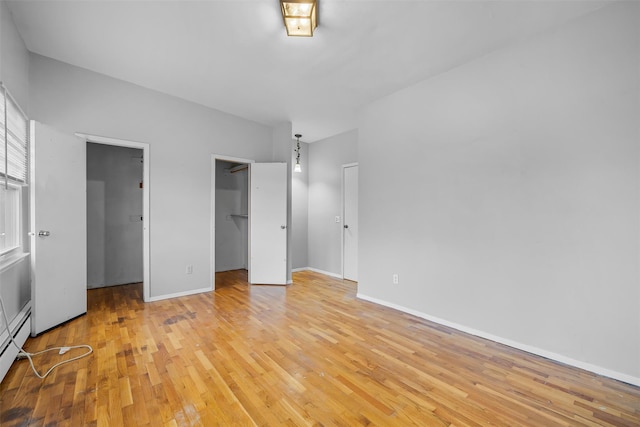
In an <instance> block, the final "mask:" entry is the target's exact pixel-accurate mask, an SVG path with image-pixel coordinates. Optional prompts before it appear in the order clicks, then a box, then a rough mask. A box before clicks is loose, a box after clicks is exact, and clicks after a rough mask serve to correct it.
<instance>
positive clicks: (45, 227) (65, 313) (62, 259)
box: [30, 121, 87, 336]
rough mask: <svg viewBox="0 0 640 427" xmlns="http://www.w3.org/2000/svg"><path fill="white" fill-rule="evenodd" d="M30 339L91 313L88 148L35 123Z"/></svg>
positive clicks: (33, 135) (32, 175)
mask: <svg viewBox="0 0 640 427" xmlns="http://www.w3.org/2000/svg"><path fill="white" fill-rule="evenodd" d="M30 137H31V224H30V225H31V233H30V234H31V268H32V270H31V301H32V312H31V317H32V322H31V335H32V336H35V335H37V334H40V333H41V332H43V331H46V330H48V329H51V328H53V327H55V326H57V325H59V324H61V323H64V322H66V321H67V320H70V319H73V318H74V317H77V316H79V315H81V314H84V313H86V312H87V242H86V235H87V215H86V208H87V203H86V142H85V140H84V139H81V138H78V137H75V136H73V135H68V134H64V133H62V132H59V131H57V130H55V129H53V128H51V127H49V126H46V125H43V124H41V123H38V122H34V121H31V134H30Z"/></svg>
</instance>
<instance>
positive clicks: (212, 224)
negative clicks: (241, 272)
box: [209, 154, 256, 291]
mask: <svg viewBox="0 0 640 427" xmlns="http://www.w3.org/2000/svg"><path fill="white" fill-rule="evenodd" d="M216 160H220V161H223V162H233V163H246V164H251V163H255V162H256V161H255V160H251V159H243V158H241V157H232V156H222V155H220V154H212V155H211V215H210V225H209V228H210V230H211V233H210V240H209V253H210V254H211V259H210V260H209V270H210V271H209V277H210V278H211V290H214V291H215V289H216ZM249 262H250V261H249Z"/></svg>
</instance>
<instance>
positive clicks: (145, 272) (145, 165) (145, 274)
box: [75, 133, 151, 302]
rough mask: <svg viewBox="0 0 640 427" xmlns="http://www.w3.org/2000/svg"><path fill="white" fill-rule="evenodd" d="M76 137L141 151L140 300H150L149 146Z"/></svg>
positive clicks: (102, 138) (110, 139)
mask: <svg viewBox="0 0 640 427" xmlns="http://www.w3.org/2000/svg"><path fill="white" fill-rule="evenodd" d="M75 135H76V136H78V137H80V138H84V139H85V141H86V142H91V143H93V144H103V145H113V146H117V147H126V148H137V149H141V150H142V183H143V184H142V300H143V301H144V302H149V301H150V300H151V296H150V295H151V279H150V278H151V266H150V260H149V252H150V248H151V245H150V235H151V230H150V226H149V223H150V221H149V189H150V187H151V181H150V179H149V176H150V175H149V166H150V165H149V163H150V156H149V144H148V143H146V142H137V141H130V140H125V139H117V138H109V137H105V136H97V135H89V134H85V133H76V134H75Z"/></svg>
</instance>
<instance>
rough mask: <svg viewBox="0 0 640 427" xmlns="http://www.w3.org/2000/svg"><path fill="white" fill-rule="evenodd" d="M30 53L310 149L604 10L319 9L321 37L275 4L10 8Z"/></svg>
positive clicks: (578, 5) (567, 2)
mask: <svg viewBox="0 0 640 427" xmlns="http://www.w3.org/2000/svg"><path fill="white" fill-rule="evenodd" d="M7 3H8V5H9V9H10V10H11V12H12V14H13V18H14V21H15V23H16V25H17V27H18V31H19V32H20V34H21V35H22V38H23V39H24V41H25V43H26V45H27V48H28V49H29V50H30V51H31V52H35V53H38V54H40V55H44V56H48V57H51V58H54V59H57V60H59V61H63V62H67V63H69V64H73V65H76V66H78V67H82V68H86V69H89V70H92V71H96V72H99V73H102V74H106V75H108V76H112V77H115V78H118V79H122V80H125V81H128V82H131V83H135V84H138V85H140V86H144V87H147V88H150V89H154V90H157V91H160V92H164V93H167V94H170V95H174V96H177V97H180V98H184V99H187V100H190V101H193V102H196V103H199V104H202V105H205V106H208V107H211V108H215V109H218V110H221V111H225V112H227V113H231V114H234V115H237V116H240V117H244V118H247V119H250V120H254V121H257V122H260V123H264V124H268V125H272V124H275V123H279V122H284V121H290V122H291V123H292V125H293V132H294V133H302V134H303V137H302V140H303V141H306V142H313V141H317V140H319V139H323V138H326V137H329V136H332V135H335V134H337V133H340V132H344V131H346V130H349V129H353V128H355V127H356V112H357V110H358V108H359V107H361V106H362V105H364V104H367V103H368V102H371V101H372V100H375V99H378V98H380V97H383V96H385V95H388V94H390V93H393V92H394V91H396V90H398V89H401V88H405V87H407V86H409V85H411V84H413V83H416V82H418V81H421V80H424V79H426V78H429V77H431V76H434V75H436V74H439V73H442V72H443V71H446V70H448V69H451V68H453V67H456V66H458V65H460V64H463V63H465V62H468V61H470V60H473V59H474V58H477V57H480V56H483V55H485V54H487V53H488V52H490V51H492V50H495V49H498V48H500V47H504V46H506V45H508V44H510V43H513V42H514V41H515V40H518V39H522V38H524V37H527V36H530V35H532V34H535V33H538V32H540V31H543V30H545V29H547V28H550V27H552V26H554V25H558V24H561V23H563V22H566V21H568V20H570V19H572V18H574V17H576V16H578V15H581V14H584V13H587V12H589V11H592V10H594V9H597V8H599V7H601V6H602V5H603V4H606V3H607V1H606V0H603V1H578V0H559V1H548V0H547V1H540V0H534V1H520V0H502V1H482V0H475V1H473V0H466V1H461V0H442V1H435V0H422V1H420V0H413V1H402V0H387V1H380V0H378V1H372V0H369V1H367V0H319V17H318V19H319V26H318V28H317V30H316V33H315V35H314V37H313V38H288V37H287V36H286V33H285V30H284V26H283V24H282V17H281V16H280V9H279V3H278V0H203V1H187V0H181V1H166V0H138V1H126V0H110V1H101V0H75V1H60V0H44V1H37V0H29V1H27V0H22V1H18V0H9V1H7Z"/></svg>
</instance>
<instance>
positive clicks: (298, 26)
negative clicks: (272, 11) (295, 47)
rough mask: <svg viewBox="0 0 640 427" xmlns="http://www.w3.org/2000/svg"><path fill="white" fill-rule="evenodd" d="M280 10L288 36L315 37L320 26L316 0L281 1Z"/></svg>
mask: <svg viewBox="0 0 640 427" xmlns="http://www.w3.org/2000/svg"><path fill="white" fill-rule="evenodd" d="M280 9H281V10H282V19H283V20H284V26H285V28H286V29H287V35H288V36H302V37H313V30H315V28H316V27H317V26H318V21H317V19H316V13H317V9H318V6H317V1H316V0H280Z"/></svg>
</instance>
